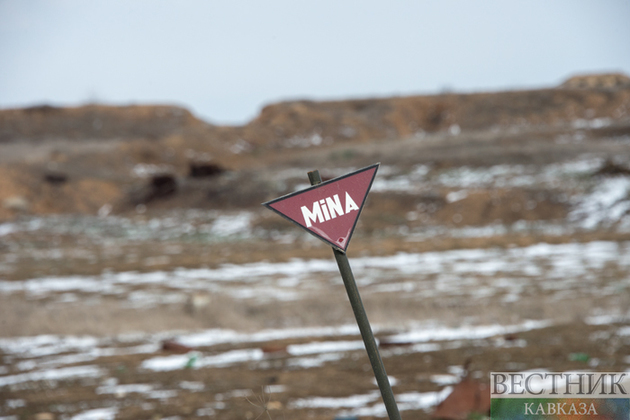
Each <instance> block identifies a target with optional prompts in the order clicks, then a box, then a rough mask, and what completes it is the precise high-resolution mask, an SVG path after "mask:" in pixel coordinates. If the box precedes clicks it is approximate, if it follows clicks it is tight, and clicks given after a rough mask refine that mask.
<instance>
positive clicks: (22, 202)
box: [2, 195, 29, 212]
mask: <svg viewBox="0 0 630 420" xmlns="http://www.w3.org/2000/svg"><path fill="white" fill-rule="evenodd" d="M2 206H3V207H4V208H5V209H7V210H11V211H16V212H27V211H28V209H29V203H28V200H27V199H26V198H24V197H22V196H18V195H16V196H12V197H8V198H6V199H4V201H3V202H2Z"/></svg>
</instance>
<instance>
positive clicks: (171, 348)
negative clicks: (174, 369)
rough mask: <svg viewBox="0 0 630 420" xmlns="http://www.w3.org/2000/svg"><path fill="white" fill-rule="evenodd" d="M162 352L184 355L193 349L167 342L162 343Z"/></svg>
mask: <svg viewBox="0 0 630 420" xmlns="http://www.w3.org/2000/svg"><path fill="white" fill-rule="evenodd" d="M162 351H166V352H169V353H176V354H186V353H189V352H191V351H193V348H192V347H188V346H185V345H183V344H180V343H178V342H176V341H170V340H168V341H164V342H162Z"/></svg>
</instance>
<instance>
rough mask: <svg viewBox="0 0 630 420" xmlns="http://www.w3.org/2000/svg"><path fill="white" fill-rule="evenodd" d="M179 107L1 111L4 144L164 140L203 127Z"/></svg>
mask: <svg viewBox="0 0 630 420" xmlns="http://www.w3.org/2000/svg"><path fill="white" fill-rule="evenodd" d="M203 125H206V123H204V122H202V121H201V120H199V119H197V118H195V117H194V116H193V115H192V114H191V113H190V111H188V110H186V109H184V108H180V107H175V106H135V105H133V106H105V105H87V106H81V107H76V108H58V107H53V106H49V105H41V106H34V107H30V108H22V109H7V110H2V111H0V142H10V141H16V140H23V139H29V140H46V139H56V138H63V139H76V140H81V139H112V138H162V137H165V136H168V135H172V134H176V133H178V132H180V131H181V130H182V129H183V128H185V127H190V126H203Z"/></svg>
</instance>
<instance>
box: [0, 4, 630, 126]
mask: <svg viewBox="0 0 630 420" xmlns="http://www.w3.org/2000/svg"><path fill="white" fill-rule="evenodd" d="M608 71H615V72H618V71H622V72H625V73H626V74H630V0H592V1H586V0H521V1H513V0H475V1H473V0H458V1H455V0H434V1H421V0H417V1H411V0H405V1H403V0H400V1H397V0H388V1H385V0H381V1H371V0H362V1H345V0H318V1H313V0H311V1H301V0H264V1H263V0H224V1H211V0H27V1H21V0H0V107H2V108H6V107H14V106H29V105H35V104H42V103H49V104H53V105H80V104H84V103H88V102H104V103H108V104H129V103H169V104H177V105H183V106H186V107H188V108H189V109H191V110H192V111H193V112H194V113H195V114H197V115H198V116H200V117H202V118H204V119H206V120H208V121H210V122H214V123H229V124H240V123H244V122H245V121H248V120H249V119H251V118H253V117H254V116H255V115H256V114H257V113H258V112H259V111H260V108H261V107H262V106H264V105H265V104H267V103H271V102H276V101H279V100H287V99H298V98H299V99H305V98H306V99H345V98H363V97H373V96H391V95H412V94H427V93H429V94H430V93H438V92H440V91H443V90H451V91H456V92H471V91H487V90H501V89H518V88H537V87H548V86H555V85H557V84H559V83H560V82H561V81H562V80H564V79H565V78H567V77H568V76H570V75H574V74H579V73H587V72H608Z"/></svg>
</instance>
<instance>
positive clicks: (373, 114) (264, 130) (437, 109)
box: [241, 75, 630, 148]
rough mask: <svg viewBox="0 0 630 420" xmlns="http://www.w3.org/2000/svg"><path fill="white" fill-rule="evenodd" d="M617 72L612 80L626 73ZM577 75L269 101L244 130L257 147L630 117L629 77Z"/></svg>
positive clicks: (293, 145)
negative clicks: (474, 87) (557, 80)
mask: <svg viewBox="0 0 630 420" xmlns="http://www.w3.org/2000/svg"><path fill="white" fill-rule="evenodd" d="M617 76H618V77H617V78H613V79H614V80H618V79H619V80H622V79H623V77H625V76H623V77H622V75H617ZM611 77H612V76H611ZM626 78H627V77H626ZM571 80H573V79H570V80H569V81H567V83H565V84H564V85H563V86H562V89H540V90H528V91H512V92H495V93H471V94H442V95H427V96H410V97H399V98H386V99H363V100H347V101H328V102H314V101H296V102H283V103H278V104H273V105H269V106H266V107H265V108H263V110H262V112H261V113H260V115H259V116H258V117H257V118H256V119H255V120H253V121H252V122H251V123H249V124H247V125H246V126H245V127H243V129H242V134H241V135H242V138H243V139H245V140H247V141H248V142H250V143H253V144H254V145H256V146H259V147H261V146H262V147H275V148H280V147H294V148H305V147H311V146H319V145H322V144H323V145H325V144H332V143H334V142H337V141H367V140H373V139H394V138H401V137H402V138H404V137H410V136H414V135H422V134H423V133H435V132H440V131H444V132H451V133H453V134H459V133H460V132H462V131H466V130H485V129H491V128H505V127H508V126H528V125H529V126H531V125H540V126H541V125H558V124H567V123H570V122H571V121H574V120H577V119H593V118H612V119H615V120H616V119H619V118H623V117H627V116H628V111H629V110H630V84H626V83H617V82H614V83H613V82H611V81H609V78H608V77H605V78H604V79H602V80H603V82H601V83H595V82H593V83H591V82H590V80H591V79H590V78H589V79H588V80H589V83H590V84H587V85H586V86H583V84H582V82H579V81H578V82H576V83H574V82H572V81H571ZM580 80H581V79H580ZM594 80H595V81H598V80H600V79H597V78H595V79H594ZM611 80H612V79H611ZM623 80H625V79H623ZM576 87H579V89H575V88H576ZM600 87H606V88H607V89H600Z"/></svg>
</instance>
